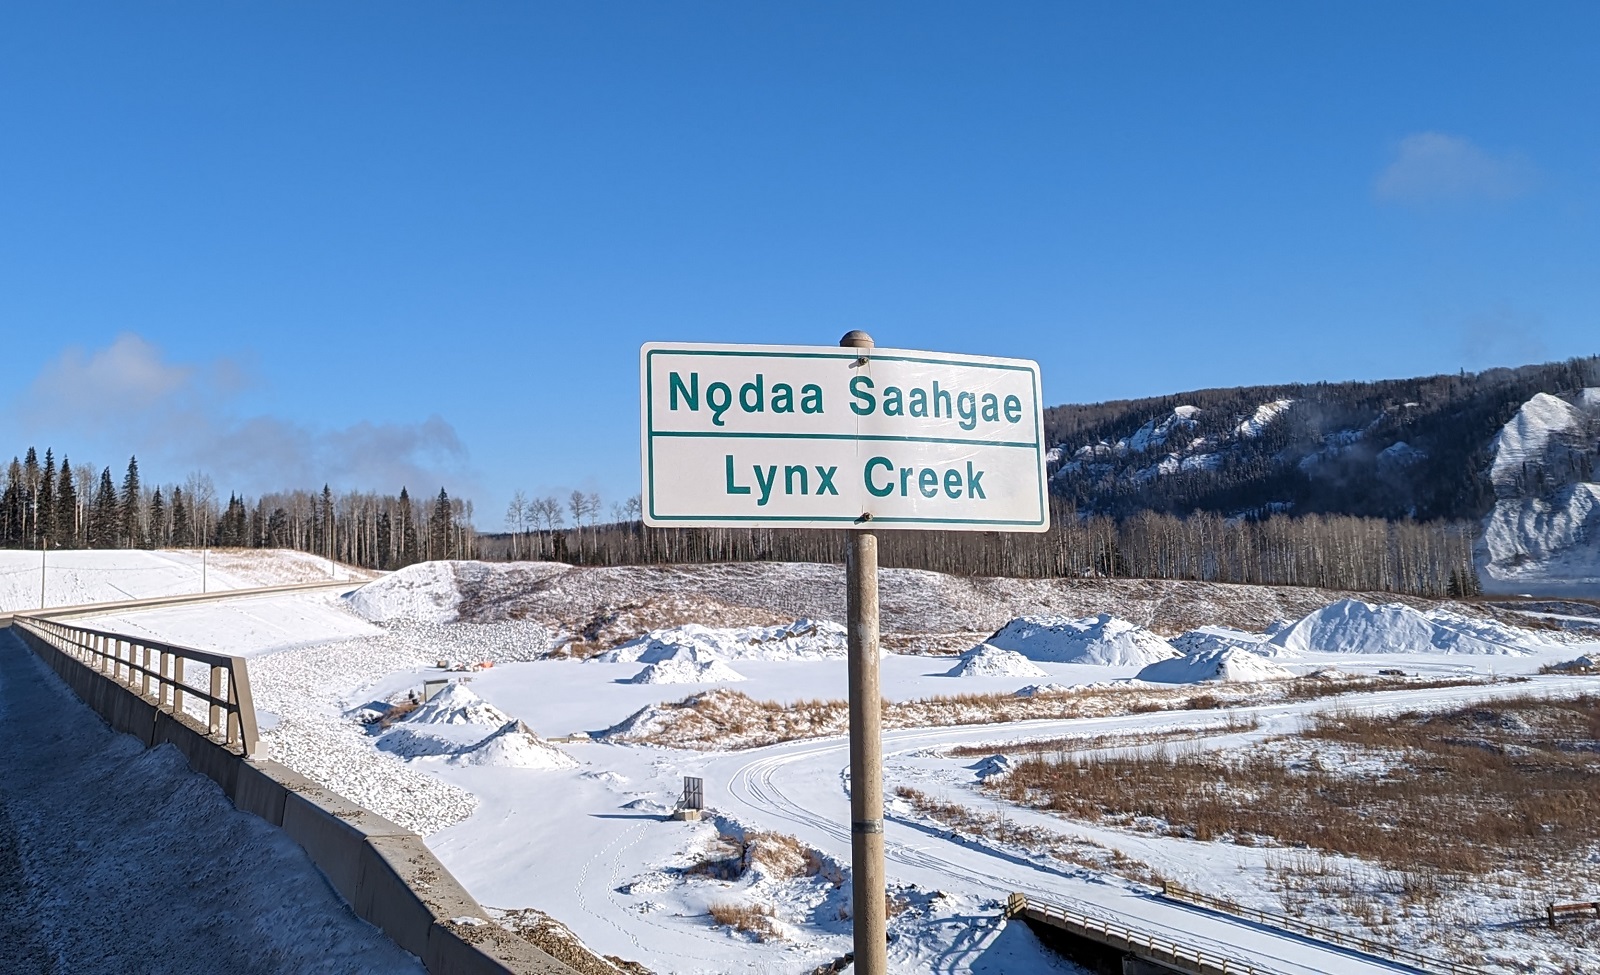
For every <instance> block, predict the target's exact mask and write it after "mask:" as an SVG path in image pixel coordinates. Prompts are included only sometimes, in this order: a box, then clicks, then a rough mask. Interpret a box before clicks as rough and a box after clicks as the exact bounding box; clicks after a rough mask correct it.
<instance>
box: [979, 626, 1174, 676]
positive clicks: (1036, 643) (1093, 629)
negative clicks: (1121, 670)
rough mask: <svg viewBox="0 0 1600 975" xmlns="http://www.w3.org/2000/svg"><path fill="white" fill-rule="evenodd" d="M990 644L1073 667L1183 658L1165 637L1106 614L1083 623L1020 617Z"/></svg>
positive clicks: (1001, 629) (1129, 663)
mask: <svg viewBox="0 0 1600 975" xmlns="http://www.w3.org/2000/svg"><path fill="white" fill-rule="evenodd" d="M984 642H985V643H987V644H989V645H990V646H993V647H997V648H999V649H1001V650H1015V651H1016V652H1017V653H1020V654H1022V655H1023V656H1024V657H1027V658H1028V659H1029V660H1042V661H1047V662H1054V663H1067V664H1103V665H1106V666H1112V667H1134V666H1142V665H1144V664H1149V663H1154V662H1155V661H1157V660H1165V659H1167V658H1168V657H1174V656H1177V651H1176V650H1174V649H1172V644H1170V643H1168V642H1167V641H1165V640H1163V639H1161V638H1160V637H1159V636H1156V635H1155V634H1154V633H1151V632H1150V631H1149V630H1147V629H1145V628H1144V627H1142V626H1135V625H1134V624H1132V623H1129V622H1128V621H1127V620H1122V619H1118V618H1116V617H1115V616H1111V615H1109V614H1106V613H1101V614H1100V615H1098V616H1086V617H1083V618H1081V619H1071V618H1068V617H1065V616H1019V617H1018V618H1016V619H1014V620H1012V621H1011V622H1009V623H1007V624H1006V625H1005V626H1002V627H1001V628H1000V630H999V631H998V632H997V633H995V635H994V636H991V637H990V638H989V639H988V640H986V641H984Z"/></svg>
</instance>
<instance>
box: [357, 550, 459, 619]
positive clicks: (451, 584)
mask: <svg viewBox="0 0 1600 975" xmlns="http://www.w3.org/2000/svg"><path fill="white" fill-rule="evenodd" d="M345 599H346V600H347V601H348V602H349V605H350V608H351V609H352V610H354V611H355V612H356V614H357V615H358V616H360V617H361V618H362V619H365V620H368V621H369V622H373V623H387V622H391V621H396V620H410V621H412V622H417V623H449V622H451V621H452V620H454V619H455V618H456V610H457V607H459V606H460V605H461V590H460V588H459V587H457V585H456V572H455V563H452V562H418V563H417V564H416V565H408V566H406V567H405V568H403V569H400V570H398V571H396V572H391V573H390V574H388V575H386V576H384V577H383V578H382V579H379V580H377V581H375V582H369V583H368V584H366V585H365V586H362V587H361V588H360V589H357V590H356V591H355V592H353V593H351V594H350V595H348V596H346V597H345Z"/></svg>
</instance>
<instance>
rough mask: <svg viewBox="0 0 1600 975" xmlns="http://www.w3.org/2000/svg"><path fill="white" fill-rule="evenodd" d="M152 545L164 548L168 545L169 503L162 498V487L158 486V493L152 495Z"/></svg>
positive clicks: (150, 533) (150, 534)
mask: <svg viewBox="0 0 1600 975" xmlns="http://www.w3.org/2000/svg"><path fill="white" fill-rule="evenodd" d="M149 538H150V545H151V547H152V548H162V547H165V546H166V545H167V542H168V533H167V503H166V502H165V501H164V500H162V498H161V489H160V488H156V493H155V494H153V495H151V496H150V531H149Z"/></svg>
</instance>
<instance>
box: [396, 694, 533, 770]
mask: <svg viewBox="0 0 1600 975" xmlns="http://www.w3.org/2000/svg"><path fill="white" fill-rule="evenodd" d="M511 720H512V719H511V718H510V717H509V716H507V715H506V714H505V713H504V712H502V711H501V710H500V709H499V708H496V707H495V706H494V705H492V704H490V703H488V702H487V701H485V700H484V699H483V698H481V697H479V696H478V695H477V694H474V693H473V692H472V689H471V688H469V687H467V685H465V684H449V685H447V686H446V687H445V689H444V690H442V691H440V692H439V693H437V694H435V695H434V696H433V700H431V701H428V702H427V703H426V704H423V705H422V706H421V707H419V708H417V709H416V710H415V711H412V712H411V713H410V714H407V715H404V716H403V717H401V718H400V719H399V720H398V721H396V722H395V723H394V724H392V725H390V726H389V729H388V730H387V731H385V732H384V733H383V734H382V735H380V736H379V737H378V742H377V745H378V748H380V749H381V750H383V751H386V752H389V753H391V754H394V755H398V756H400V757H401V758H428V757H434V756H439V755H454V754H456V753H457V752H459V751H461V750H462V749H463V748H466V747H469V746H471V745H474V744H476V743H478V742H480V741H482V740H483V738H484V735H485V734H486V732H485V729H486V728H501V727H504V726H505V725H506V723H507V722H510V721H511Z"/></svg>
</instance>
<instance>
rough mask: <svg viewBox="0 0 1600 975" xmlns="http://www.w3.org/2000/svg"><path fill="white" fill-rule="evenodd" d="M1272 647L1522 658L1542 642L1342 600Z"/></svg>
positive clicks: (1436, 615)
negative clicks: (1496, 655) (1521, 656)
mask: <svg viewBox="0 0 1600 975" xmlns="http://www.w3.org/2000/svg"><path fill="white" fill-rule="evenodd" d="M1270 642H1271V644H1272V645H1274V646H1277V647H1280V648H1282V649H1284V650H1287V651H1289V652H1291V653H1460V654H1499V655H1508V654H1523V653H1527V652H1529V651H1530V650H1531V649H1533V646H1532V644H1541V645H1542V641H1538V640H1537V638H1535V637H1533V635H1532V634H1530V633H1527V632H1526V631H1522V630H1517V629H1514V628H1512V627H1508V626H1503V625H1501V624H1498V623H1495V622H1493V621H1490V620H1474V619H1470V618H1468V617H1465V616H1460V615H1457V614H1454V613H1447V612H1442V611H1435V612H1433V613H1428V614H1425V613H1421V612H1418V611H1417V610H1415V609H1412V608H1411V607H1410V606H1403V605H1400V604H1399V603H1387V604H1385V605H1382V606H1374V605H1373V604H1371V603H1364V602H1362V601H1361V600H1359V599H1341V600H1340V601H1338V602H1336V603H1331V604H1329V605H1327V606H1324V607H1323V608H1321V609H1319V610H1317V611H1316V612H1314V613H1311V614H1310V615H1308V616H1306V617H1305V618H1304V619H1302V620H1300V621H1299V622H1297V623H1294V624H1293V625H1291V626H1288V627H1286V628H1284V629H1282V630H1280V631H1279V632H1278V633H1277V634H1276V635H1274V636H1273V637H1272V639H1271V641H1270Z"/></svg>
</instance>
